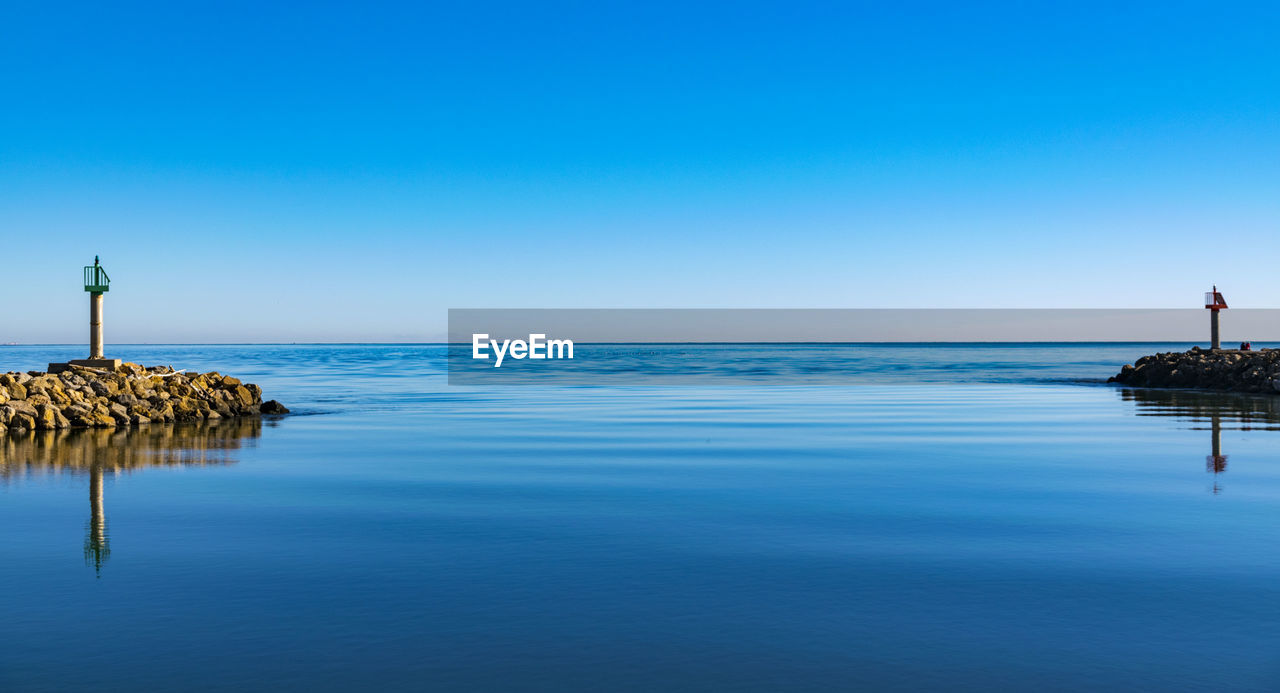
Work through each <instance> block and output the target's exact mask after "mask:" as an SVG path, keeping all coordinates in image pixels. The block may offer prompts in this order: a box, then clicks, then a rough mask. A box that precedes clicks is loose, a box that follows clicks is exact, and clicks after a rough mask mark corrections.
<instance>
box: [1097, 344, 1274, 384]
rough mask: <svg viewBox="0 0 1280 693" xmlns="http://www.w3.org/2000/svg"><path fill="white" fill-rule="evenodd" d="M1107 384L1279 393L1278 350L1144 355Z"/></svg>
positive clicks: (1196, 349) (1193, 350) (1194, 348)
mask: <svg viewBox="0 0 1280 693" xmlns="http://www.w3.org/2000/svg"><path fill="white" fill-rule="evenodd" d="M1107 382H1111V383H1119V384H1121V385H1128V386H1130V387H1180V388H1195V389H1201V390H1223V391H1230V392H1258V393H1280V349H1261V350H1258V351H1241V350H1238V349H1218V350H1209V349H1201V348H1199V347H1192V348H1191V350H1190V351H1171V352H1166V353H1161V354H1152V355H1150V356H1143V357H1142V358H1140V359H1138V360H1137V361H1136V362H1134V363H1133V365H1126V366H1124V367H1123V368H1121V369H1120V372H1119V373H1117V374H1116V375H1114V376H1112V377H1111V378H1110V379H1109V380H1108V381H1107Z"/></svg>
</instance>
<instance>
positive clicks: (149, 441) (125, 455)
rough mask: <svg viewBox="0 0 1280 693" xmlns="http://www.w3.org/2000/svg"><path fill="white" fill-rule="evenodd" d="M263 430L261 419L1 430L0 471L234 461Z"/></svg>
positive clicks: (73, 471)
mask: <svg viewBox="0 0 1280 693" xmlns="http://www.w3.org/2000/svg"><path fill="white" fill-rule="evenodd" d="M261 434H262V420H261V419H256V418H245V419H229V420H222V421H213V422H209V423H200V424H151V425H149V426H140V427H138V428H133V429H120V430H113V429H83V430H76V429H72V430H67V429H63V430H58V431H33V432H30V433H28V434H27V435H25V436H21V437H16V436H0V477H12V476H15V475H23V474H39V473H48V472H62V473H70V474H76V473H84V472H88V471H89V470H90V469H91V468H92V467H95V466H98V467H101V468H103V469H106V470H109V471H124V470H133V469H139V468H142V467H166V466H186V465H211V464H234V463H235V462H236V455H235V452H236V450H239V449H240V447H241V446H242V445H243V443H244V441H245V440H253V439H256V438H258V436H260V435H261Z"/></svg>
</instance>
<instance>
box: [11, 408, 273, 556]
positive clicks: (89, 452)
mask: <svg viewBox="0 0 1280 693" xmlns="http://www.w3.org/2000/svg"><path fill="white" fill-rule="evenodd" d="M260 435H262V420H261V419H257V418H251V419H245V418H241V419H224V420H221V421H213V422H208V423H200V424H177V425H168V424H153V425H150V426H141V427H138V428H133V429H121V430H112V429H85V430H59V431H35V432H33V433H30V434H28V435H25V436H22V437H14V436H7V437H5V436H0V479H11V478H15V477H23V476H31V475H35V474H71V475H76V476H79V475H87V476H88V477H89V522H88V526H87V529H86V532H85V540H84V560H85V563H86V564H87V565H90V566H92V567H93V568H94V570H95V571H97V572H98V574H99V575H100V574H101V572H102V565H103V564H104V563H105V562H106V561H107V558H108V557H110V555H111V546H110V542H109V534H108V532H107V514H106V508H105V504H104V502H103V477H104V473H106V472H110V473H112V474H119V473H121V472H131V471H133V470H136V469H142V468H144V467H175V466H179V467H180V466H197V465H198V466H203V465H224V464H235V462H236V460H237V457H236V451H237V450H239V449H240V448H241V446H242V445H243V444H244V442H245V441H252V440H255V439H257V438H258V437H259V436H260Z"/></svg>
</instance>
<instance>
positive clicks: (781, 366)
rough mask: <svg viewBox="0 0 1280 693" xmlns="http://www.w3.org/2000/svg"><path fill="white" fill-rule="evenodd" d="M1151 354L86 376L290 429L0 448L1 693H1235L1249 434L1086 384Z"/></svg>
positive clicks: (1260, 615)
mask: <svg viewBox="0 0 1280 693" xmlns="http://www.w3.org/2000/svg"><path fill="white" fill-rule="evenodd" d="M1185 346H1186V345H1135V344H1129V345H1048V346H1037V345H1011V346H1009V345H1006V346H992V345H966V346H946V347H942V346H928V345H917V346H915V347H912V350H911V351H909V352H908V351H904V350H900V349H893V348H891V347H885V346H879V347H875V346H866V345H862V346H845V347H843V350H842V349H840V348H835V347H821V349H824V350H825V351H824V352H823V353H821V354H815V353H814V352H813V351H803V350H804V349H810V350H812V349H815V348H818V347H812V346H809V347H785V346H776V347H773V349H775V352H774V353H772V354H771V355H766V356H767V357H768V358H766V359H765V360H764V361H762V362H761V363H760V364H757V365H759V366H760V367H761V368H763V369H764V370H765V372H766V373H767V372H768V371H769V369H770V368H775V369H778V370H784V371H785V370H787V369H792V368H793V367H794V364H795V363H797V362H812V361H814V360H815V359H817V360H821V361H831V360H836V361H838V362H840V363H843V364H846V365H847V368H848V369H850V370H855V371H856V369H858V368H861V369H862V372H863V373H864V374H865V375H866V377H865V378H856V379H853V380H854V382H851V383H845V384H842V385H840V386H833V385H831V384H829V383H826V384H811V385H795V384H786V385H769V384H768V381H767V379H766V380H765V381H764V382H762V384H761V385H760V386H757V387H752V386H742V385H741V384H735V385H734V386H727V387H712V386H699V387H617V388H615V387H608V388H591V387H566V388H539V387H533V388H530V387H510V388H490V389H476V388H460V387H449V386H447V385H446V382H445V376H444V367H445V361H444V350H443V347H440V346H430V345H428V346H405V345H394V346H367V345H352V346H343V345H324V346H314V345H298V346H292V345H289V346H211V347H203V346H180V347H173V346H124V347H119V348H117V350H116V355H118V356H120V357H122V358H126V359H129V360H136V361H141V362H143V363H147V364H154V363H171V364H173V365H175V366H178V367H188V368H194V369H197V370H210V369H216V370H220V371H222V372H227V373H234V374H236V375H238V376H240V377H242V378H244V379H246V380H248V381H252V382H258V383H260V384H261V385H262V386H263V388H264V390H265V392H266V395H267V396H268V397H273V398H276V399H280V400H281V401H284V402H285V403H286V404H288V405H289V406H290V407H292V408H293V409H294V411H296V412H298V413H299V415H297V416H290V417H286V418H283V419H279V420H268V421H263V422H258V421H252V422H221V423H220V424H219V425H217V426H190V427H183V426H177V427H175V426H152V427H149V428H148V429H147V430H146V431H134V432H130V433H127V434H126V433H111V432H105V431H90V432H61V433H57V434H40V435H29V436H26V437H24V438H21V439H16V438H0V479H2V480H0V526H2V527H3V528H4V529H3V530H2V531H0V557H3V560H2V561H0V613H3V614H4V616H5V617H4V619H3V621H0V689H4V690H15V691H37V690H68V689H94V690H139V689H150V690H228V691H230V690H268V689H272V690H274V689H279V688H281V687H290V688H299V689H302V688H306V689H311V690H352V689H367V688H370V687H372V686H374V685H376V686H377V687H380V688H383V689H388V690H424V689H430V690H654V689H661V690H744V691H746V690H752V691H754V690H779V689H785V690H831V689H850V688H863V689H871V690H892V689H919V688H947V689H953V690H991V689H992V688H1015V689H1031V688H1035V689H1040V690H1079V689H1081V688H1086V687H1088V688H1108V689H1109V688H1121V687H1125V688H1131V687H1133V688H1144V689H1159V690H1206V689H1214V690H1221V689H1231V690H1271V689H1274V688H1276V687H1277V686H1280V557H1278V556H1277V552H1276V551H1275V547H1276V546H1277V545H1278V541H1280V525H1278V524H1277V522H1276V520H1277V501H1278V500H1280V447H1278V446H1277V443H1278V442H1280V433H1278V432H1277V430H1276V429H1277V428H1280V405H1277V404H1276V403H1275V401H1274V400H1272V399H1270V398H1265V397H1263V398H1259V397H1242V396H1226V395H1204V394H1197V393H1189V392H1160V391H1141V390H1122V389H1118V388H1114V387H1111V386H1107V385H1104V384H1101V381H1103V380H1105V377H1106V376H1107V375H1109V374H1110V373H1113V372H1114V371H1115V370H1116V369H1117V367H1118V365H1119V364H1121V363H1124V362H1131V361H1132V360H1134V359H1135V358H1136V357H1137V356H1140V355H1142V354H1144V353H1149V352H1152V351H1158V350H1170V349H1175V348H1185ZM717 348H720V349H725V348H727V347H717ZM79 351H80V349H79V348H76V347H5V348H0V359H3V363H0V370H5V369H23V370H25V369H28V368H42V367H43V364H44V363H45V362H47V361H50V360H63V359H65V358H67V357H69V356H75V355H76V354H77V353H78V352H79ZM730 356H731V355H730ZM722 357H723V358H726V360H727V359H728V358H729V357H728V356H725V355H724V353H723V352H720V353H718V354H708V358H711V359H713V362H714V359H715V358H722ZM769 359H772V360H769ZM841 359H844V361H840V360H841ZM854 364H861V365H854ZM886 373H890V374H898V375H891V376H886V375H885V374H886ZM855 383H856V384H855Z"/></svg>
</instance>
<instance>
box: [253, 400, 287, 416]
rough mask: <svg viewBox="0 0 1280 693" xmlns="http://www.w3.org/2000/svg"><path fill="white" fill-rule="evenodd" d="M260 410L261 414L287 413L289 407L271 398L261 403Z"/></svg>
mask: <svg viewBox="0 0 1280 693" xmlns="http://www.w3.org/2000/svg"><path fill="white" fill-rule="evenodd" d="M260 411H262V413H263V414H288V413H289V408H288V407H286V406H284V405H283V404H281V403H279V402H277V401H275V400H274V399H271V400H267V401H266V402H263V403H262V407H261V409H260Z"/></svg>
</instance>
